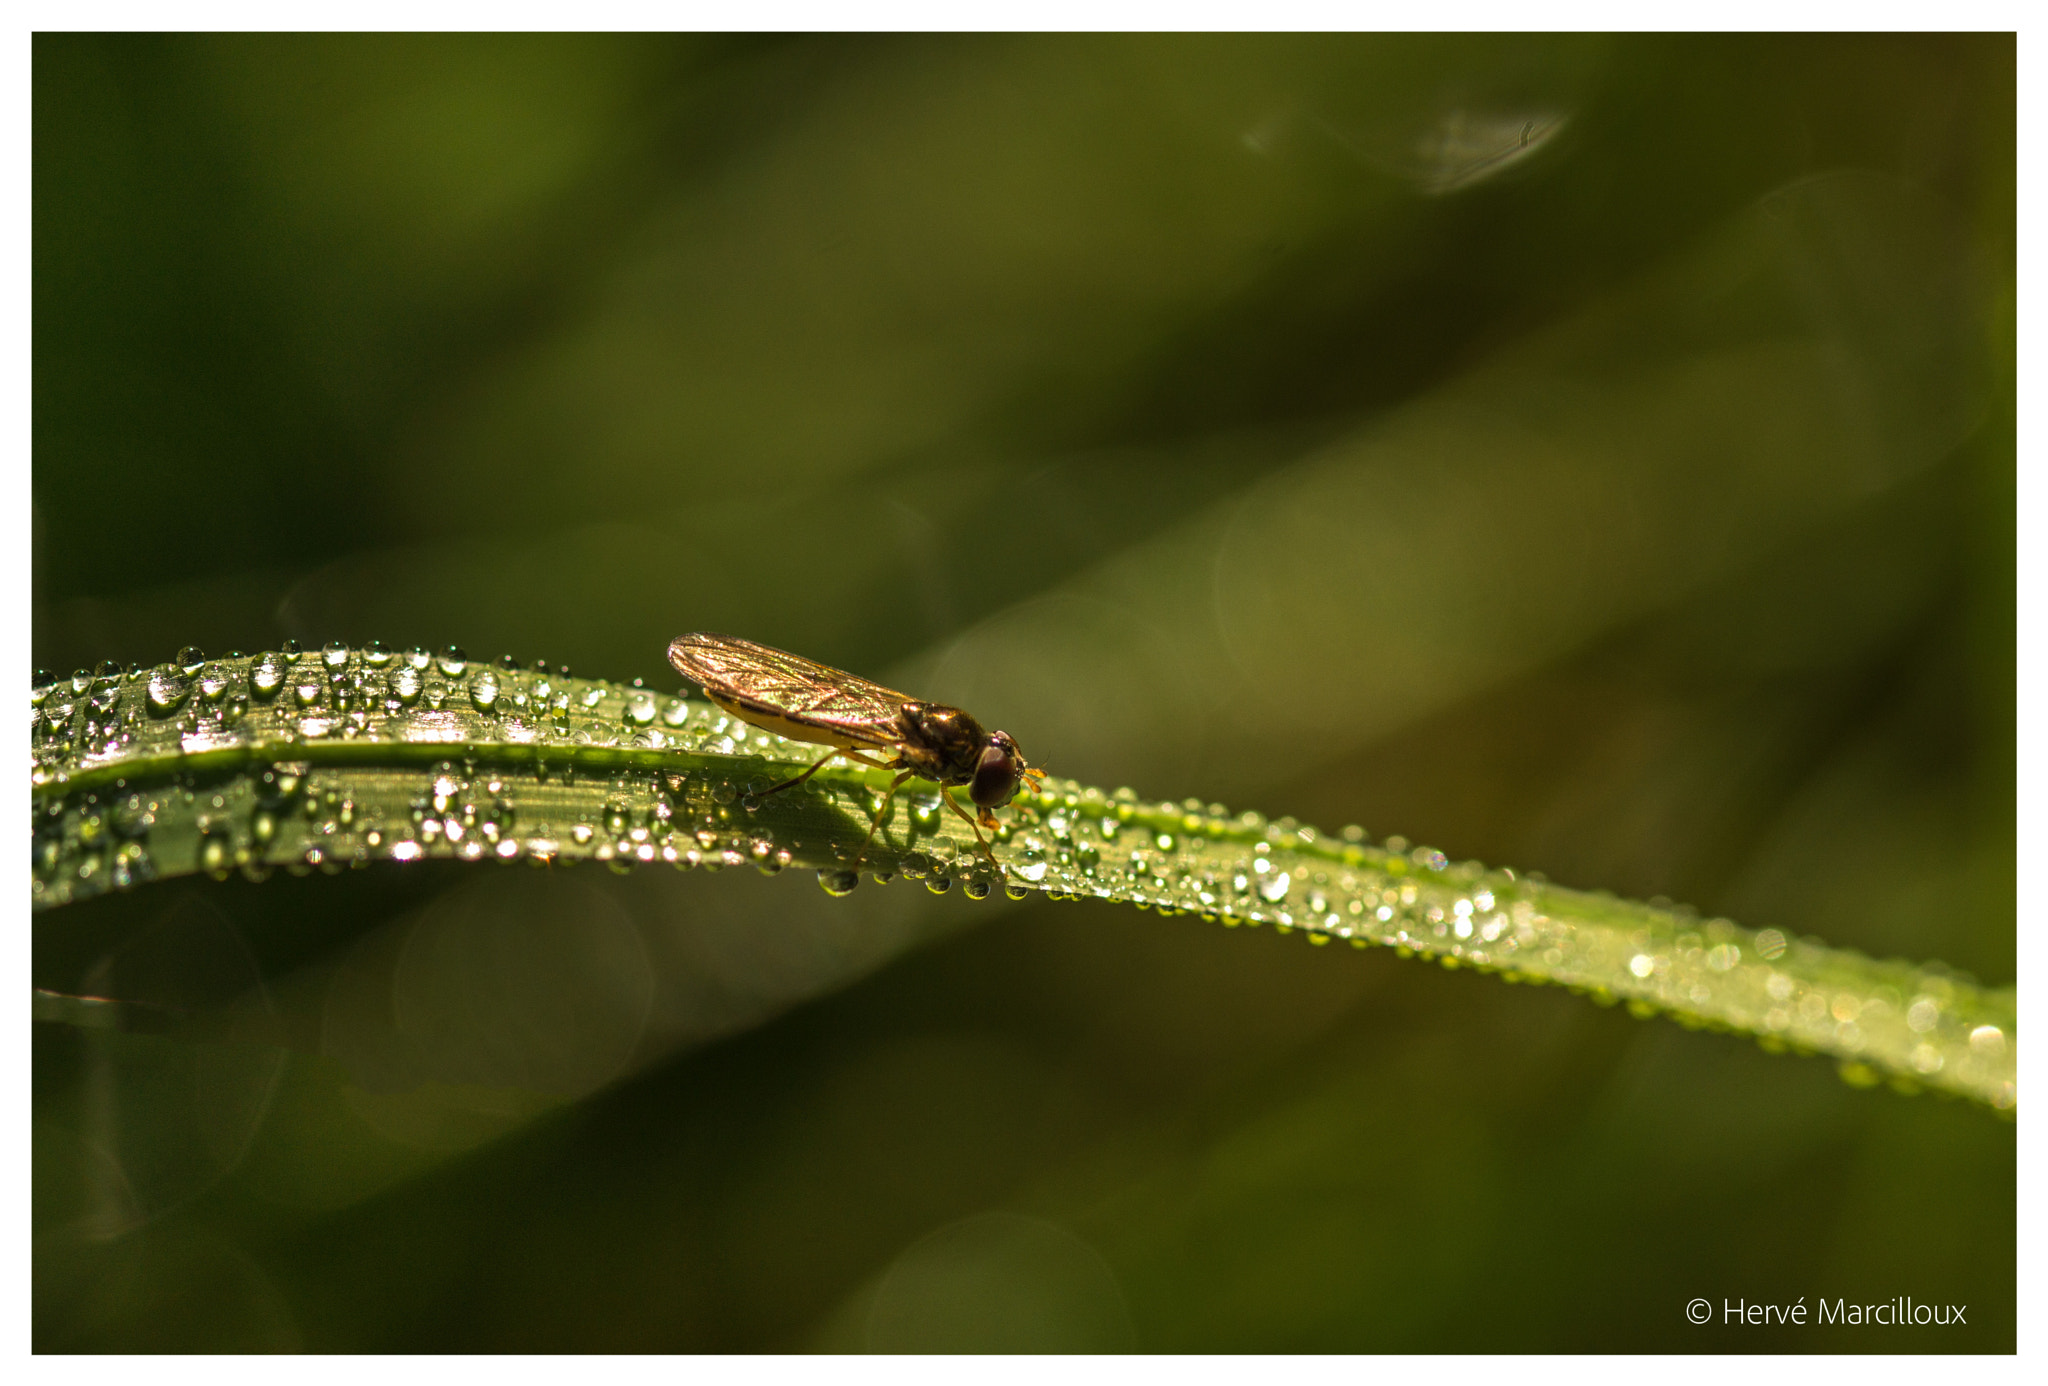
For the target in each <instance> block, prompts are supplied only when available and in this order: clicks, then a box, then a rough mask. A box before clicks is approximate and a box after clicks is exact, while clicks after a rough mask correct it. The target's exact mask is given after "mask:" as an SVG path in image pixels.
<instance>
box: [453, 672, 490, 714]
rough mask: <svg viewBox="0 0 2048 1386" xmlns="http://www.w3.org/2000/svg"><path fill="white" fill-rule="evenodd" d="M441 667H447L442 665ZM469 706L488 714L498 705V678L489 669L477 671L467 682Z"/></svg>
mask: <svg viewBox="0 0 2048 1386" xmlns="http://www.w3.org/2000/svg"><path fill="white" fill-rule="evenodd" d="M441 667H442V668H444V669H445V668H447V667H448V666H447V665H446V664H445V663H444V664H443V665H442V666H441ZM469 705H470V706H471V707H473V708H475V709H476V710H477V711H478V712H489V711H490V710H491V709H492V708H494V707H496V706H497V705H498V676H497V675H496V674H494V673H492V672H491V671H490V670H489V669H479V670H477V672H476V677H474V678H472V679H471V680H470V681H469Z"/></svg>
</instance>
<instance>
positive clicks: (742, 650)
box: [668, 631, 1045, 862]
mask: <svg viewBox="0 0 2048 1386" xmlns="http://www.w3.org/2000/svg"><path fill="white" fill-rule="evenodd" d="M668 662H669V663H670V664H673V665H675V667H676V670H677V671H678V672H679V673H681V674H682V676H683V677H684V678H686V679H688V680H690V681H691V682H692V683H695V684H699V685H701V686H702V687H703V689H704V696H705V697H707V698H709V699H710V700H711V701H712V702H713V703H716V704H717V705H718V706H719V707H721V708H723V709H724V710H725V711H727V712H729V713H731V714H732V715H733V716H735V717H737V718H739V719H740V720H741V721H744V722H748V723H751V724H752V725H754V726H757V727H760V728H762V729H763V730H766V731H772V732H774V733H776V734H777V735H779V736H786V737H788V738H789V739H790V740H792V741H808V742H810V743H811V744H812V745H814V746H830V747H831V748H832V749H831V750H830V751H829V752H827V753H826V755H825V756H824V758H823V759H821V760H819V761H818V763H817V764H816V765H813V766H812V767H811V768H810V769H808V770H806V771H804V772H803V773H802V774H801V775H798V776H796V777H795V778H794V779H789V780H784V781H783V782H782V783H781V784H778V785H776V786H774V787H773V788H771V789H766V790H763V791H762V792H761V793H760V794H758V795H756V796H755V797H756V798H757V799H765V798H767V797H768V796H769V795H770V794H779V793H780V792H782V791H783V790H785V789H794V788H795V787H796V786H798V785H800V784H802V783H803V782H804V781H805V780H807V779H809V778H810V777H811V776H813V775H815V774H817V773H818V772H819V771H820V770H822V769H824V768H825V766H826V765H827V764H828V763H829V762H830V761H831V760H832V759H833V758H834V757H836V756H844V757H846V758H847V759H848V760H857V761H859V762H861V763H862V764H863V765H872V766H875V767H877V768H878V769H883V770H894V771H897V772H898V773H897V775H896V778H895V779H894V780H892V781H891V782H890V784H889V792H888V793H887V794H885V795H883V796H882V806H881V808H880V809H878V810H876V812H875V818H874V821H873V822H872V823H870V824H869V825H868V835H867V836H866V837H865V838H863V839H862V840H861V844H860V850H861V856H865V855H866V854H867V850H868V843H870V842H872V841H874V837H875V830H876V829H877V828H879V827H881V825H882V820H883V819H884V818H885V817H887V816H888V813H889V804H890V801H891V800H893V799H894V798H895V797H896V791H897V790H898V789H899V788H901V787H902V785H903V782H904V781H905V780H908V779H910V778H912V777H913V776H915V777H917V778H920V779H927V780H932V781H935V782H936V783H937V784H938V786H939V793H940V795H941V796H943V797H944V799H945V801H946V805H947V807H949V808H951V809H952V810H953V812H955V813H957V814H959V815H960V816H961V817H962V818H964V819H965V820H967V826H968V827H970V828H972V829H974V840H975V841H976V842H978V843H980V844H981V851H982V855H983V856H985V857H987V858H988V859H989V861H990V862H994V860H995V854H994V852H993V851H992V849H991V848H990V847H989V844H988V840H987V839H986V838H984V837H983V836H982V835H981V830H982V829H983V828H989V829H994V828H996V827H997V826H999V825H998V824H997V823H996V820H995V814H994V813H993V812H992V810H994V809H998V808H1001V807H1002V806H1003V805H1004V804H1007V803H1008V802H1010V797H1011V796H1012V795H1013V794H1015V793H1016V792H1017V786H1018V784H1019V783H1020V782H1021V781H1022V780H1023V778H1024V777H1025V776H1026V775H1030V776H1032V777H1034V778H1037V779H1043V778H1044V777H1045V772H1044V771H1043V770H1034V769H1033V768H1032V767H1030V766H1029V765H1026V764H1025V763H1024V756H1023V753H1022V752H1020V751H1019V750H1018V749H1017V743H1016V742H1015V741H1014V740H1012V739H1011V737H1010V734H1009V733H1008V732H1002V731H998V732H989V731H983V730H982V727H981V723H979V722H977V721H975V720H974V719H973V718H972V717H970V716H968V715H967V714H966V713H965V712H962V711H961V710H960V709H959V708H957V707H948V706H946V705H945V704H944V703H927V702H922V701H920V700H918V699H916V698H912V697H910V696H908V695H907V694H903V693H898V692H895V691H894V690H892V689H888V688H884V687H882V686H881V685H880V684H878V683H870V682H868V681H867V680H866V679H864V678H860V677H857V676H856V675H853V674H848V673H845V672H843V671H841V670H838V669H834V668H832V667H831V666H829V665H825V664H819V663H817V662H816V661H814V660H809V659H805V658H803V657H802V656H800V655H793V654H788V653H785V652H784V651H782V650H773V649H770V648H769V647H768V646H766V645H756V644H755V643H754V642H753V641H751V640H741V639H739V638H738V637H736V636H731V635H714V634H712V633H711V632H709V631H697V632H695V633H694V634H691V635H679V636H677V637H676V638H675V639H674V640H672V641H670V642H669V647H668ZM877 753H879V755H887V756H890V757H892V758H891V759H888V760H883V759H880V758H879V756H878V754H877ZM961 785H965V786H966V787H967V797H968V798H969V799H971V800H973V801H974V806H975V808H977V809H978V810H980V812H979V814H978V815H977V814H972V813H969V812H968V811H967V810H966V809H964V808H962V807H960V804H959V801H958V800H956V799H954V797H953V790H954V789H955V788H957V787H959V786H961ZM854 860H855V861H856V862H858V861H859V860H860V858H859V857H856V858H855V859H854Z"/></svg>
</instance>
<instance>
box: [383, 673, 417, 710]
mask: <svg viewBox="0 0 2048 1386" xmlns="http://www.w3.org/2000/svg"><path fill="white" fill-rule="evenodd" d="M384 682H385V685H386V686H387V687H388V688H390V690H391V696H392V697H394V698H396V699H398V701H399V702H400V703H402V704H403V705H404V706H406V707H411V706H412V705H413V704H414V703H416V702H418V701H419V700H420V688H421V687H422V685H423V684H424V683H425V680H424V679H423V678H422V677H421V675H420V671H419V670H417V669H415V668H413V667H412V666H411V665H410V664H405V665H401V666H399V667H398V668H396V669H393V670H392V671H391V672H390V673H389V674H388V675H386V676H385V680H384Z"/></svg>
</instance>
